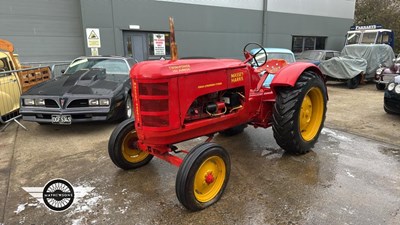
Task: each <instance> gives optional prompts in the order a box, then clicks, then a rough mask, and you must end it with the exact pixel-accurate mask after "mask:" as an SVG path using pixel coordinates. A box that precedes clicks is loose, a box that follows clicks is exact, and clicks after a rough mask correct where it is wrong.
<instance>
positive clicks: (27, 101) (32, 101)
mask: <svg viewBox="0 0 400 225" xmlns="http://www.w3.org/2000/svg"><path fill="white" fill-rule="evenodd" d="M24 105H35V99H32V98H25V99H24Z"/></svg>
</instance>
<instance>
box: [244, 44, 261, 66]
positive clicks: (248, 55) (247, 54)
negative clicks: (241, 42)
mask: <svg viewBox="0 0 400 225" xmlns="http://www.w3.org/2000/svg"><path fill="white" fill-rule="evenodd" d="M251 45H255V46H257V47H258V48H259V50H258V51H257V52H256V53H254V54H251V53H250V52H249V51H247V49H248V48H249V46H251ZM251 49H255V48H251ZM260 52H263V54H264V55H265V61H264V62H263V63H262V64H260V62H258V60H257V58H256V55H258V54H259V53H260ZM243 55H244V58H245V59H246V60H245V61H244V63H248V62H250V61H251V60H253V59H254V60H253V61H254V62H251V65H252V66H256V67H261V66H263V65H264V64H265V63H266V62H267V51H265V49H264V48H263V47H262V46H261V45H259V44H257V43H248V44H246V45H245V46H244V48H243Z"/></svg>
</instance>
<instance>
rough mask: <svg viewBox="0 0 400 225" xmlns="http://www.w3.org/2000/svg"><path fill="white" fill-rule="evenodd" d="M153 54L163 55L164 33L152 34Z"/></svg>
mask: <svg viewBox="0 0 400 225" xmlns="http://www.w3.org/2000/svg"><path fill="white" fill-rule="evenodd" d="M153 41H154V55H165V35H164V34H153Z"/></svg>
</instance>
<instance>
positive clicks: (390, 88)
mask: <svg viewBox="0 0 400 225" xmlns="http://www.w3.org/2000/svg"><path fill="white" fill-rule="evenodd" d="M394 86H396V85H395V84H394V83H390V84H389V85H388V87H387V89H388V91H393V89H394Z"/></svg>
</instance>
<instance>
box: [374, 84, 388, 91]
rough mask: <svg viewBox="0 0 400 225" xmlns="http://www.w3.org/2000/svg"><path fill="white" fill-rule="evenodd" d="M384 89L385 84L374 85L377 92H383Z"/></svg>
mask: <svg viewBox="0 0 400 225" xmlns="http://www.w3.org/2000/svg"><path fill="white" fill-rule="evenodd" d="M385 88H386V84H383V83H377V84H376V89H377V90H380V91H381V90H385Z"/></svg>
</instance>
